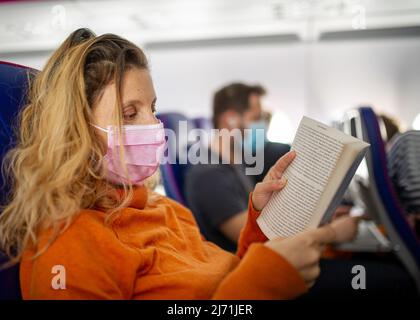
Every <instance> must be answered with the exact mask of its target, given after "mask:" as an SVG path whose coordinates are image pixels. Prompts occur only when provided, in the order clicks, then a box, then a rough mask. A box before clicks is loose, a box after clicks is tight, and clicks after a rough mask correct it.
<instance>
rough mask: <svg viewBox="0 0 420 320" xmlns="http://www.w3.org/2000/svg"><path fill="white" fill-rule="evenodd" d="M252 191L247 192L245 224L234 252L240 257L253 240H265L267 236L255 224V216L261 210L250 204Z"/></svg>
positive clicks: (256, 216)
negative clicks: (246, 217)
mask: <svg viewBox="0 0 420 320" xmlns="http://www.w3.org/2000/svg"><path fill="white" fill-rule="evenodd" d="M251 199H252V193H250V194H249V199H248V219H247V222H246V224H245V227H244V228H243V229H242V231H241V234H240V236H239V241H238V250H237V252H236V254H237V255H238V256H239V257H240V258H242V257H243V256H244V255H245V253H246V251H247V250H248V247H249V246H250V245H251V244H252V243H254V242H265V241H267V240H268V239H267V237H266V236H265V235H264V233H263V232H262V231H261V229H260V227H259V226H258V224H257V218H258V216H259V215H260V214H261V211H257V210H255V209H254V206H253V205H252V200H251Z"/></svg>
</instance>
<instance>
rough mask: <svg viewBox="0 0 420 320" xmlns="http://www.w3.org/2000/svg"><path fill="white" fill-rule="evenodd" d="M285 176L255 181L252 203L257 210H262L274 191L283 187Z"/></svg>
mask: <svg viewBox="0 0 420 320" xmlns="http://www.w3.org/2000/svg"><path fill="white" fill-rule="evenodd" d="M286 183H287V180H286V178H284V177H283V178H281V179H278V180H270V181H263V182H260V183H257V184H256V186H255V189H254V192H253V193H252V205H253V206H254V209H255V210H257V211H260V210H262V208H264V207H265V205H266V204H267V202H268V200H270V196H271V194H272V193H273V192H274V191H279V190H281V189H283V188H284V186H285V185H286Z"/></svg>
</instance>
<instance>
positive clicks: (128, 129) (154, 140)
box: [92, 122, 165, 185]
mask: <svg viewBox="0 0 420 320" xmlns="http://www.w3.org/2000/svg"><path fill="white" fill-rule="evenodd" d="M92 125H93V126H94V127H95V128H97V129H99V130H102V131H104V132H106V133H107V134H108V151H107V153H106V154H105V156H104V161H105V164H106V166H107V179H108V181H110V182H113V183H116V184H122V183H131V184H134V185H141V184H143V182H144V180H145V179H146V178H148V177H150V176H151V175H152V174H153V173H155V172H156V170H157V168H158V167H159V164H160V162H161V159H162V156H163V152H164V148H165V130H164V128H163V124H162V122H159V123H157V124H151V125H125V126H123V127H122V130H121V134H122V136H121V143H120V141H119V139H118V135H117V127H116V126H112V125H110V126H108V127H107V129H104V128H101V127H99V126H96V125H94V124H92ZM120 145H122V146H123V147H124V161H125V166H126V168H127V173H128V178H129V179H128V180H127V179H126V175H125V172H124V169H123V168H124V167H123V166H121V165H120Z"/></svg>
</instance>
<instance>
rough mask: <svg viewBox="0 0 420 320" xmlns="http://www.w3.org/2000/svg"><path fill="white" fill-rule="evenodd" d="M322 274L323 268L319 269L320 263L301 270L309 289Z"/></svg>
mask: <svg viewBox="0 0 420 320" xmlns="http://www.w3.org/2000/svg"><path fill="white" fill-rule="evenodd" d="M320 274H321V268H320V267H319V263H316V264H313V265H311V266H309V267H306V268H303V269H301V270H300V275H301V276H302V278H303V279H305V282H306V283H307V284H308V287H312V286H313V285H314V283H315V280H316V279H317V278H318V277H319V275H320Z"/></svg>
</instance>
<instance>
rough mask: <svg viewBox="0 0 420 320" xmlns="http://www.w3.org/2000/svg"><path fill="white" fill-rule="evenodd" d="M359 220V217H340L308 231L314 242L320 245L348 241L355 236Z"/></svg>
mask: <svg viewBox="0 0 420 320" xmlns="http://www.w3.org/2000/svg"><path fill="white" fill-rule="evenodd" d="M359 220H360V219H359V218H357V217H349V216H346V217H340V218H337V219H336V220H334V221H333V222H332V223H329V224H326V225H325V226H323V227H320V228H318V229H315V230H311V231H308V232H309V233H310V237H311V239H312V240H313V241H314V243H316V244H318V245H325V244H329V243H332V242H337V243H340V242H348V241H351V240H353V239H354V238H355V236H356V234H357V226H358V223H359Z"/></svg>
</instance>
